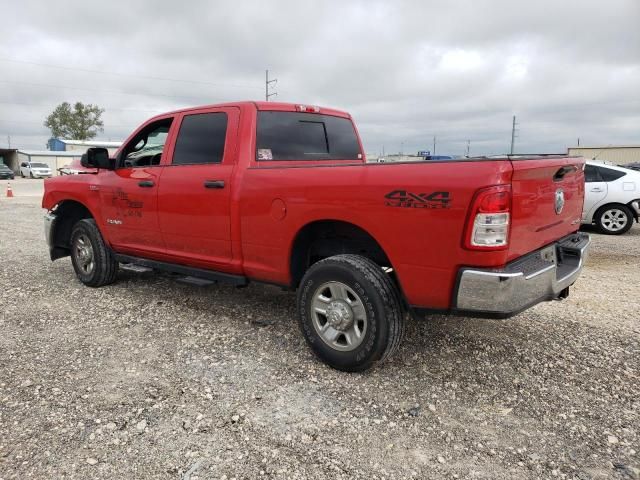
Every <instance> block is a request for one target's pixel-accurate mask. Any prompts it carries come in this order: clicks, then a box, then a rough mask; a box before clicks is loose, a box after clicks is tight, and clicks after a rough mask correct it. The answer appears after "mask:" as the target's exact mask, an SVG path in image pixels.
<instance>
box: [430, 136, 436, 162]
mask: <svg viewBox="0 0 640 480" xmlns="http://www.w3.org/2000/svg"><path fill="white" fill-rule="evenodd" d="M431 156H432V157H435V156H436V136H435V135H434V136H433V152H431Z"/></svg>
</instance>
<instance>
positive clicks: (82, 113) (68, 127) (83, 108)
mask: <svg viewBox="0 0 640 480" xmlns="http://www.w3.org/2000/svg"><path fill="white" fill-rule="evenodd" d="M103 113H104V109H103V108H100V107H98V106H97V105H92V104H90V103H89V104H87V105H85V104H84V103H82V102H76V103H75V105H73V107H72V106H71V104H70V103H69V102H64V103H61V104H60V105H58V106H57V107H56V108H55V110H54V111H53V112H51V113H50V114H49V116H48V117H47V119H46V120H45V121H44V126H45V127H47V128H48V129H50V130H51V135H52V136H53V137H54V138H69V139H74V140H91V139H92V138H93V137H95V136H96V135H97V134H98V132H99V131H100V132H102V131H104V122H103V121H102V120H101V119H100V117H101V116H102V114H103Z"/></svg>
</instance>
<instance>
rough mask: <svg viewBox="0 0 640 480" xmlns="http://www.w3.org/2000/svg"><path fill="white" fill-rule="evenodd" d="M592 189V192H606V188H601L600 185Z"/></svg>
mask: <svg viewBox="0 0 640 480" xmlns="http://www.w3.org/2000/svg"><path fill="white" fill-rule="evenodd" d="M591 191H592V192H604V190H603V189H602V188H600V187H593V188H592V189H591Z"/></svg>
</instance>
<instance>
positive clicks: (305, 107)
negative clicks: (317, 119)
mask: <svg viewBox="0 0 640 480" xmlns="http://www.w3.org/2000/svg"><path fill="white" fill-rule="evenodd" d="M297 108H298V111H299V112H307V113H319V112H320V107H314V106H310V105H298V106H297Z"/></svg>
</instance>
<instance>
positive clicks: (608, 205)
mask: <svg viewBox="0 0 640 480" xmlns="http://www.w3.org/2000/svg"><path fill="white" fill-rule="evenodd" d="M614 207H625V208H627V209H628V210H630V211H631V216H633V217H634V218H636V213H635V212H634V210H633V208H631V206H630V205H628V204H627V205H625V204H624V203H620V202H611V203H606V204H604V205H602V206H600V207H598V209H597V210H596V211H595V212H593V221H594V222H597V219H598V217H599V216H600V213H601V212H602V211H603V210H605V209H607V208H614Z"/></svg>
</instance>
